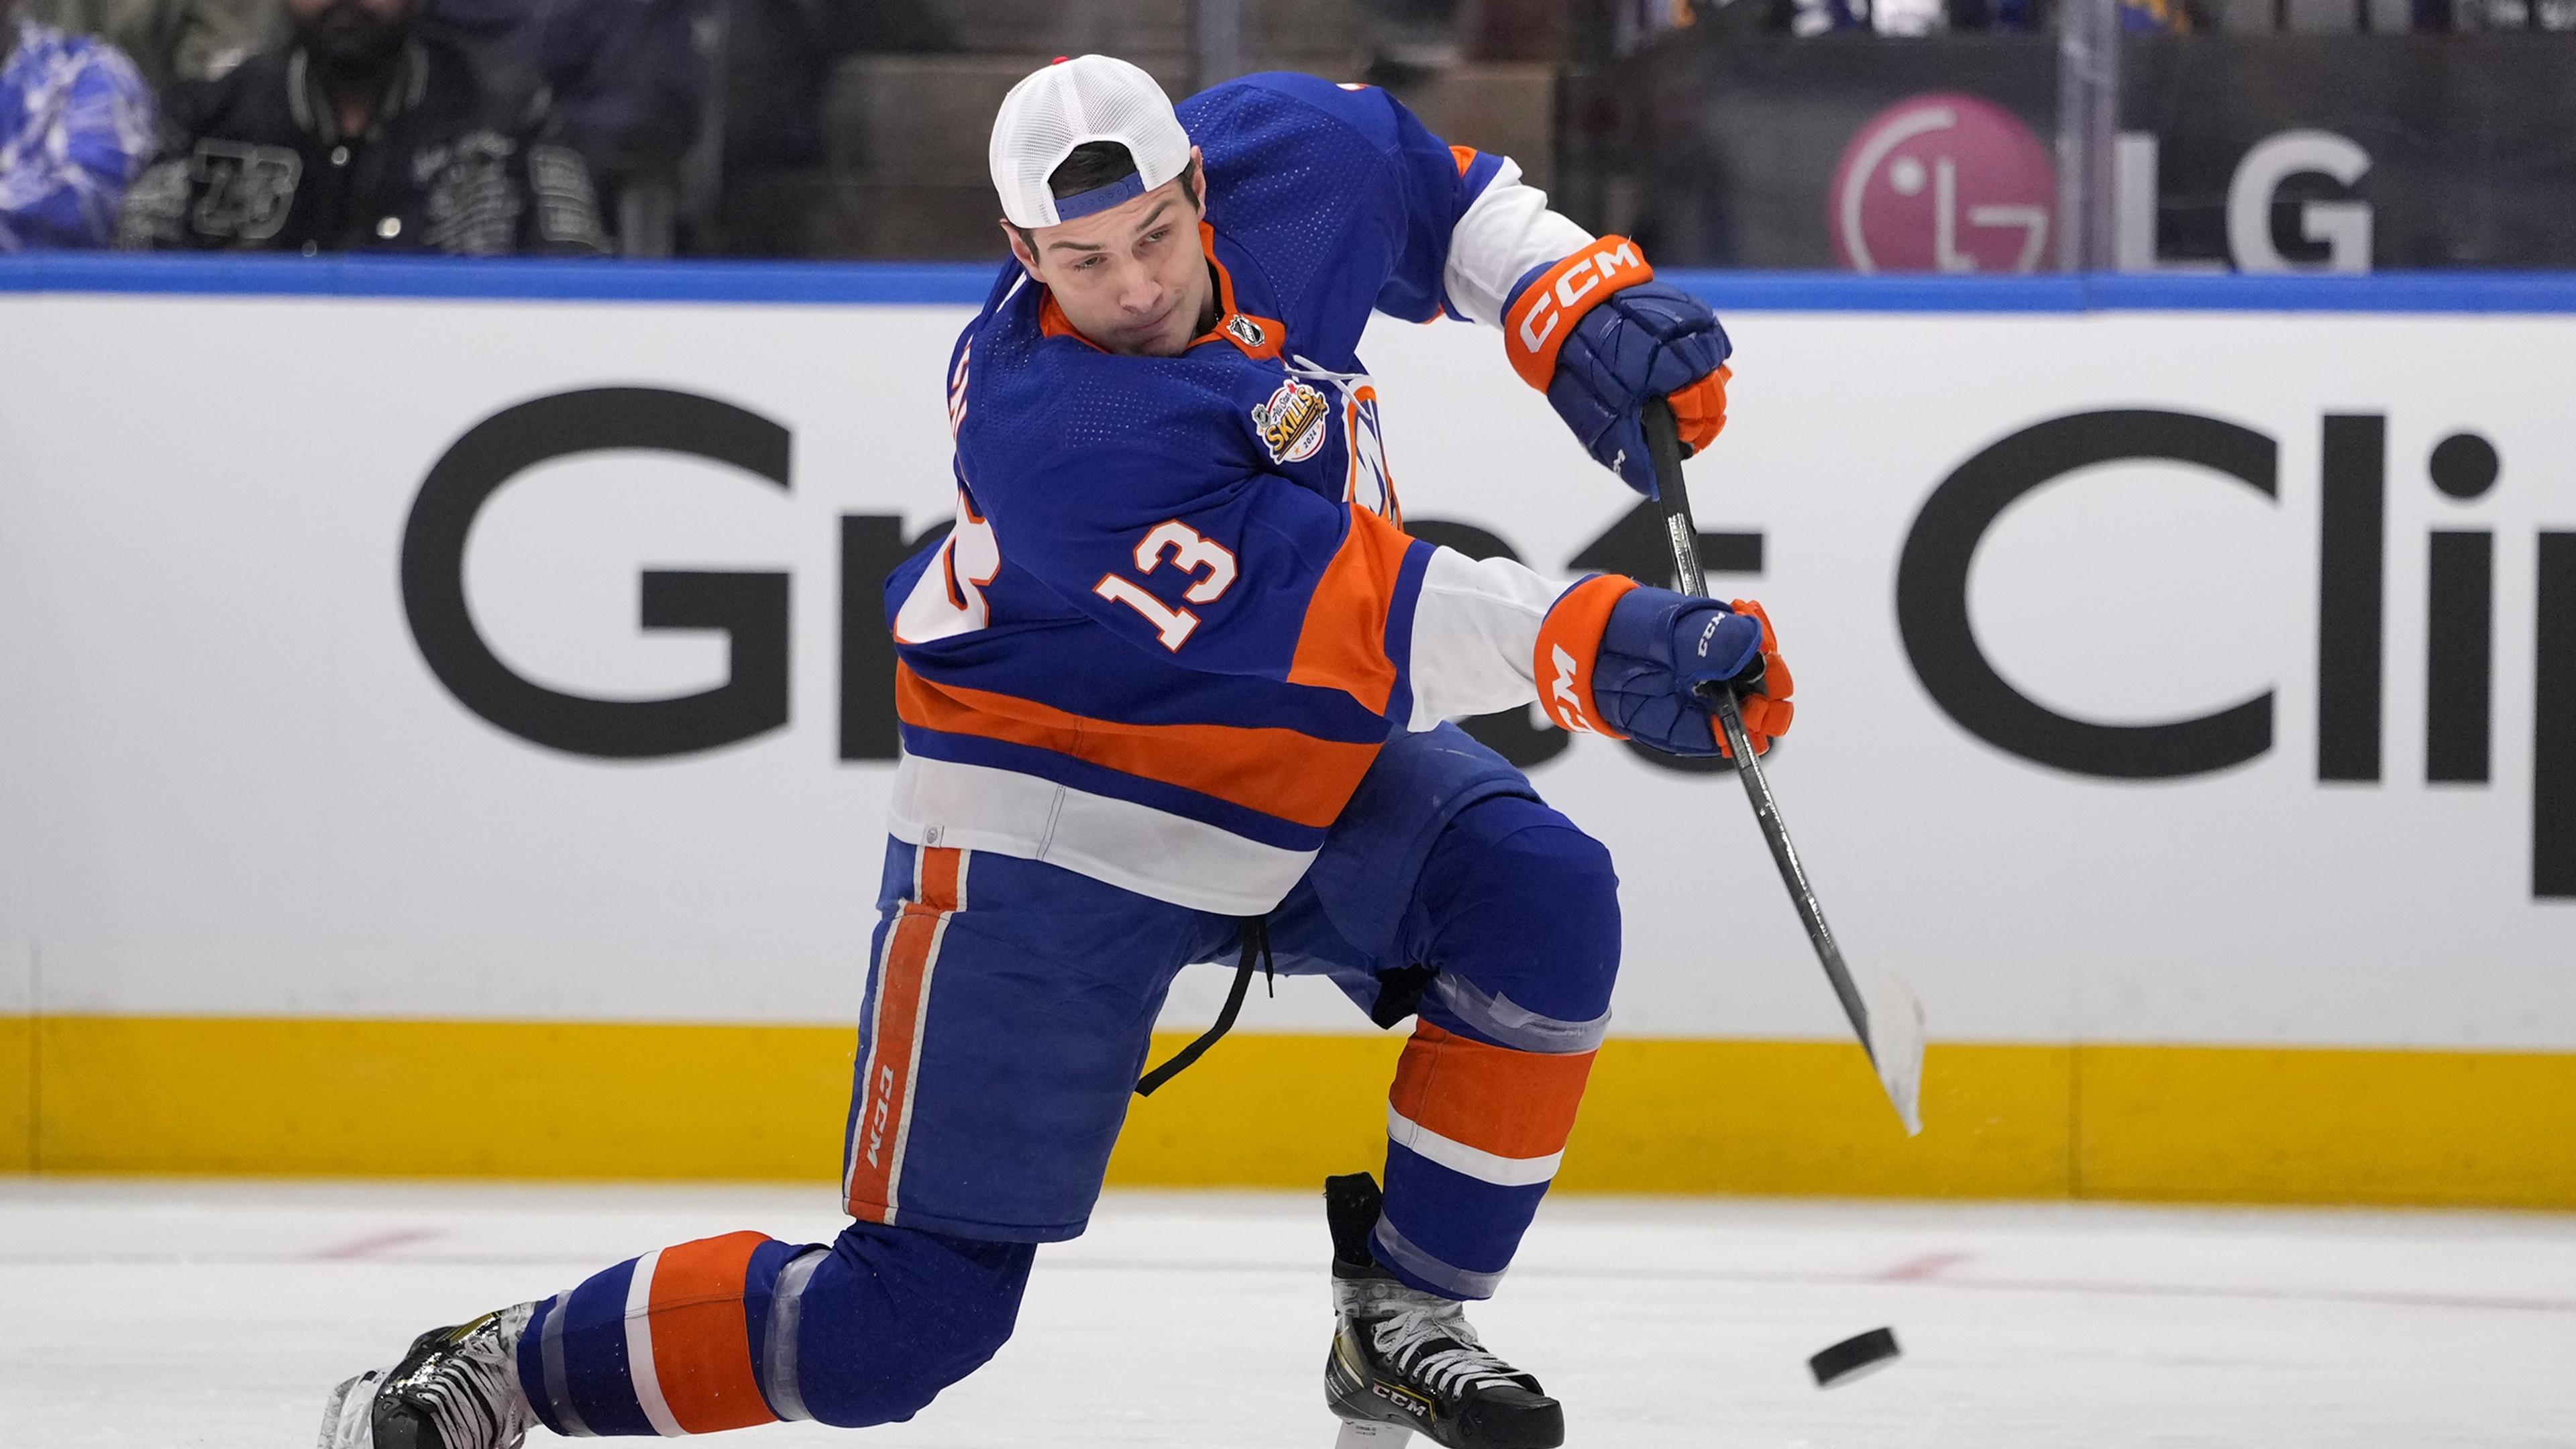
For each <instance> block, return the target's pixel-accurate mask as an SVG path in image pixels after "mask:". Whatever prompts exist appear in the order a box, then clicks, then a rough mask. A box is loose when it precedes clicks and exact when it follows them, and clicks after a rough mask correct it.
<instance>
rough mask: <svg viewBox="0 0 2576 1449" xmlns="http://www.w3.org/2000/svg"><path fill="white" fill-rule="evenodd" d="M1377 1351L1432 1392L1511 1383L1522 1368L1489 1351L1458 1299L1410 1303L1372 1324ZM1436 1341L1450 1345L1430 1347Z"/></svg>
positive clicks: (1449, 1393)
mask: <svg viewBox="0 0 2576 1449" xmlns="http://www.w3.org/2000/svg"><path fill="white" fill-rule="evenodd" d="M1370 1334H1371V1337H1372V1338H1373V1339H1374V1340H1375V1341H1376V1344H1377V1351H1378V1352H1379V1353H1380V1354H1382V1355H1384V1356H1385V1357H1386V1359H1387V1361H1388V1362H1390V1363H1392V1364H1394V1365H1395V1366H1396V1367H1397V1368H1398V1369H1400V1370H1402V1371H1403V1372H1404V1373H1405V1374H1406V1375H1407V1376H1408V1377H1411V1378H1413V1379H1415V1380H1417V1381H1419V1382H1420V1383H1422V1384H1423V1385H1425V1386H1426V1387H1428V1388H1429V1389H1430V1390H1431V1391H1432V1392H1433V1393H1435V1394H1440V1395H1444V1396H1450V1397H1454V1396H1456V1395H1459V1394H1463V1393H1465V1392H1466V1391H1467V1390H1469V1389H1472V1388H1476V1387H1479V1386H1481V1385H1484V1384H1509V1383H1514V1382H1516V1381H1517V1380H1518V1378H1519V1376H1520V1375H1519V1371H1518V1370H1516V1369H1514V1368H1513V1367H1512V1366H1511V1365H1510V1364H1508V1363H1505V1362H1504V1361H1503V1360H1502V1359H1500V1358H1498V1357H1496V1356H1495V1355H1493V1354H1491V1353H1488V1352H1487V1351H1486V1350H1485V1346H1484V1344H1483V1343H1482V1342H1480V1341H1479V1340H1478V1339H1477V1337H1476V1330H1474V1329H1473V1328H1470V1327H1468V1326H1467V1315H1466V1310H1464V1309H1462V1308H1460V1307H1459V1306H1458V1305H1457V1304H1455V1303H1443V1304H1441V1305H1440V1306H1438V1307H1436V1308H1435V1307H1429V1306H1408V1307H1406V1308H1403V1309H1399V1310H1398V1311H1397V1312H1396V1313H1395V1314H1393V1315H1392V1316H1390V1317H1388V1318H1385V1319H1382V1320H1380V1321H1379V1322H1378V1323H1376V1324H1374V1325H1372V1327H1371V1330H1370ZM1435 1343H1445V1344H1447V1345H1448V1347H1445V1348H1432V1347H1431V1345H1433V1344H1435Z"/></svg>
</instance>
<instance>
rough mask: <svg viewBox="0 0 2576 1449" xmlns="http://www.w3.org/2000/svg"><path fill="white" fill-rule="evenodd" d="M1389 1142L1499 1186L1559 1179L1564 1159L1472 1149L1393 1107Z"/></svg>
mask: <svg viewBox="0 0 2576 1449" xmlns="http://www.w3.org/2000/svg"><path fill="white" fill-rule="evenodd" d="M1386 1135H1387V1139H1388V1140H1389V1141H1391V1142H1394V1143H1395V1144H1397V1145H1398V1146H1401V1147H1405V1148H1408V1149H1410V1150H1412V1151H1414V1152H1417V1153H1420V1154H1421V1155H1422V1156H1424V1157H1427V1158H1430V1159H1431V1160H1432V1161H1434V1162H1436V1163H1439V1164H1440V1165H1441V1166H1442V1167H1445V1168H1448V1169H1449V1170H1450V1171H1451V1172H1459V1173H1464V1174H1466V1175H1467V1176H1469V1177H1472V1178H1474V1179H1476V1180H1477V1181H1479V1182H1490V1183H1492V1184H1493V1185H1494V1186H1496V1187H1531V1186H1535V1185H1536V1184H1539V1183H1543V1182H1547V1181H1549V1180H1551V1179H1553V1178H1554V1177H1555V1176H1556V1165H1557V1164H1558V1163H1560V1162H1562V1161H1564V1160H1565V1154H1564V1153H1562V1152H1551V1153H1549V1154H1548V1155H1547V1156H1545V1157H1497V1156H1495V1155H1494V1154H1493V1153H1490V1152H1487V1151H1485V1150H1483V1149H1482V1148H1477V1147H1470V1146H1468V1145H1467V1144H1466V1143H1464V1142H1460V1141H1458V1140H1457V1139H1455V1138H1451V1137H1443V1136H1441V1135H1440V1134H1439V1133H1437V1132H1434V1131H1432V1130H1431V1129H1430V1128H1428V1127H1425V1126H1423V1125H1422V1124H1421V1123H1419V1122H1416V1121H1414V1120H1413V1119H1412V1118H1410V1117H1407V1116H1405V1115H1404V1114H1403V1113H1402V1112H1399V1111H1397V1110H1395V1108H1394V1106H1393V1105H1392V1104H1390V1105H1389V1106H1388V1107H1387V1109H1386Z"/></svg>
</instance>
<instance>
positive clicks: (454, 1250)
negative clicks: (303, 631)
mask: <svg viewBox="0 0 2576 1449" xmlns="http://www.w3.org/2000/svg"><path fill="white" fill-rule="evenodd" d="M837 1226H838V1222H837V1219H836V1218H835V1216H834V1214H833V1212H832V1211H831V1202H830V1193H829V1191H828V1189H825V1190H797V1191H785V1190H772V1189H738V1188H721V1189H694V1188H686V1189H684V1188H671V1187H578V1188H556V1187H548V1188H534V1187H530V1188H497V1189H496V1188H490V1187H448V1186H418V1185H406V1186H380V1185H271V1184H241V1183H228V1182H188V1183H161V1182H137V1181H79V1180H62V1179H32V1180H30V1179H17V1180H14V1181H8V1182H5V1183H0V1445H5V1446H8V1449H86V1446H94V1445H116V1446H127V1445H133V1446H150V1449H169V1446H182V1445H220V1446H242V1449H251V1446H259V1449H272V1446H293V1449H302V1446H304V1445H307V1444H310V1443H311V1442H312V1434H313V1428H314V1424H315V1423H316V1421H317V1420H318V1418H319V1415H320V1412H321V1405H322V1398H323V1394H324V1392H325V1391H326V1390H327V1389H328V1388H329V1386H330V1385H331V1383H332V1382H333V1381H334V1380H335V1379H337V1378H339V1377H342V1376H344V1375H346V1374H348V1373H351V1372H354V1371H356V1370H357V1369H360V1368H364V1367H367V1366H370V1365H376V1364H382V1363H386V1362H389V1361H390V1360H391V1359H392V1357H393V1356H394V1354H395V1353H396V1352H397V1351H398V1350H399V1349H400V1348H401V1347H402V1346H403V1344H405V1343H406V1342H408V1340H409V1339H410V1337H411V1336H412V1335H413V1334H414V1333H416V1332H418V1331H419V1330H420V1329H423V1328H426V1327H429V1326H431V1325H434V1324H441V1323H450V1322H455V1321H457V1320H459V1319H461V1318H464V1317H466V1316H468V1315H471V1314H473V1313H477V1312H480V1311H482V1310H484V1309H487V1308H491V1307H495V1306H498V1305H500V1304H503V1303H507V1302H512V1301H516V1300H519V1299H524V1298H531V1297H536V1296H540V1295H542V1294H545V1293H548V1292H551V1291H553V1290H555V1289H557V1288H560V1287H563V1286H565V1285H567V1284H569V1283H571V1282H573V1281H575V1280H577V1279H578V1278H580V1277H581V1276H583V1275H584V1274H586V1273H588V1272H590V1271H592V1270H594V1269H596V1268H598V1267H602V1266H605V1265H606V1264H608V1263H609V1262H612V1261H614V1260H616V1259H618V1258H621V1257H626V1256H631V1255H633V1254H635V1253H638V1252H641V1251H643V1250H645V1249H648V1248H653V1247H657V1246H661V1245H664V1244H668V1243H674V1242H681V1241H685V1240H687V1239H690V1238H694V1237H701V1236H705V1235H707V1234H710V1233H716V1232H723V1231H730V1230H733V1229H738V1228H745V1227H756V1228H760V1229H762V1230H764V1231H767V1232H770V1233H772V1234H775V1235H778V1236H782V1237H795V1238H803V1239H820V1238H824V1237H828V1236H829V1235H830V1234H831V1233H832V1232H833V1231H834V1230H835V1228H836V1227H837ZM1325 1254H1326V1244H1325V1237H1324V1226H1323V1215H1322V1213H1321V1211H1320V1205H1319V1204H1318V1203H1316V1202H1314V1201H1311V1200H1309V1199H1308V1198H1306V1197H1305V1196H1303V1195H1277V1196H1274V1195H1262V1194H1224V1195H1203V1194H1179V1193H1171V1194H1163V1193H1121V1194H1113V1195H1111V1197H1110V1198H1109V1199H1108V1201H1106V1202H1105V1203H1104V1204H1103V1205H1102V1208H1101V1211H1100V1214H1099V1217H1098V1218H1097V1219H1096V1220H1095V1222H1094V1225H1093V1230H1092V1232H1091V1234H1090V1236H1088V1237H1086V1238H1084V1239H1082V1240H1081V1241H1079V1242H1076V1243H1071V1244H1067V1245H1064V1246H1061V1247H1054V1248H1048V1249H1044V1250H1042V1251H1041V1252H1040V1254H1039V1259H1038V1274H1037V1278H1036V1280H1035V1282H1034V1283H1033V1284H1032V1285H1031V1288H1030V1291H1029V1297H1028V1303H1027V1307H1026V1310H1025V1311H1024V1313H1023V1315H1022V1318H1021V1324H1020V1332H1019V1336H1018V1338H1017V1339H1016V1340H1014V1341H1013V1342H1012V1343H1011V1344H1010V1345H1009V1346H1008V1347H1007V1348H1005V1349H1004V1350H1003V1351H1002V1354H1001V1356H1000V1357H999V1358H998V1359H996V1360H995V1361H994V1362H993V1364H992V1365H991V1366H989V1367H988V1368H987V1369H985V1370H984V1372H982V1373H981V1374H978V1375H977V1376H975V1377H974V1378H972V1379H970V1380H968V1381H967V1382H966V1383H964V1384H961V1385H959V1386H957V1387H955V1388H953V1389H951V1390H949V1391H948V1392H947V1393H946V1394H945V1395H943V1396H942V1397H941V1398H940V1400H939V1402H938V1403H936V1404H934V1405H932V1406H931V1408H930V1409H929V1410H928V1411H927V1412H926V1413H924V1414H923V1415H922V1416H921V1417H920V1418H919V1419H917V1420H916V1421H914V1422H913V1423H911V1424H908V1425H899V1426H893V1427H889V1428H884V1429H877V1430H869V1431H864V1432H863V1433H858V1434H853V1433H851V1432H848V1431H841V1430H832V1429H824V1428H820V1427H817V1426H814V1425H805V1424H800V1425H778V1426H772V1427H769V1428H765V1429H755V1430H749V1431H746V1432H744V1433H743V1434H741V1435H739V1436H737V1438H738V1442H740V1443H741V1444H742V1445H744V1446H745V1449H762V1446H768V1449H789V1446H796V1445H809V1446H810V1445H824V1444H839V1443H866V1444H871V1445H881V1446H886V1449H988V1446H1001V1445H1012V1446H1018V1445H1050V1446H1052V1445H1070V1446H1083V1445H1101V1446H1107V1445H1116V1446H1175V1449H1178V1446H1190V1449H1205V1446H1294V1449H1326V1446H1328V1445H1330V1444H1331V1443H1332V1442H1333V1438H1334V1430H1335V1426H1334V1424H1333V1423H1332V1421H1331V1420H1330V1418H1329V1417H1328V1416H1327V1415H1326V1414H1325V1412H1324V1410H1323V1408H1322V1403H1321V1369H1322V1363H1323V1356H1324V1343H1325V1332H1326V1323H1327V1321H1328V1320H1327V1309H1326V1306H1325V1304H1326V1298H1325V1282H1324V1259H1325ZM1473 1316H1474V1318H1475V1321H1476V1323H1477V1324H1478V1325H1479V1327H1481V1328H1482V1329H1483V1330H1484V1332H1485V1334H1486V1337H1487V1338H1488V1339H1489V1340H1490V1341H1491V1342H1492V1343H1493V1344H1494V1345H1495V1346H1496V1347H1497V1348H1498V1349H1499V1350H1501V1351H1502V1352H1503V1353H1505V1354H1506V1355H1507V1356H1509V1357H1511V1358H1512V1359H1514V1360H1515V1361H1517V1362H1519V1363H1520V1364H1522V1365H1524V1366H1526V1367H1528V1368H1530V1369H1531V1370H1533V1371H1535V1372H1536V1373H1538V1374H1539V1375H1540V1376H1541V1377H1542V1378H1543V1379H1544V1380H1545V1381H1546V1383H1547V1385H1548V1387H1549V1388H1550V1389H1551V1391H1553V1392H1555V1393H1556V1394H1558V1395H1559V1396H1561V1397H1562V1398H1563V1399H1564V1400H1565V1401H1566V1403H1567V1406H1568V1407H1567V1416H1566V1417H1567V1423H1568V1426H1569V1441H1568V1442H1569V1443H1570V1444H1571V1445H1573V1446H1576V1449H1584V1446H1602V1449H1611V1446H1617V1449H1632V1446H1652V1445H1674V1446H1680V1445H1691V1446H1722V1449H1734V1446H1746V1449H1792V1446H1818V1449H1825V1446H1832V1449H1843V1446H1849V1449H1864V1446H1865V1449H1941V1446H1956V1449H2034V1446H2067V1449H2150V1446H2152V1449H2219V1446H2243V1449H2293V1446H2310V1445H2373V1446H2379V1445H2385V1446H2391V1449H2426V1446H2439V1445H2476V1446H2482V1449H2484V1446H2530V1449H2538V1446H2543V1445H2548V1446H2553V1449H2564V1446H2568V1445H2571V1444H2576V1218H2569V1217H2558V1216H2543V1215H2528V1216H2518V1215H2504V1214H2459V1213H2438V1214H2437V1213H2421V1214H2411V1213H2384V1212H2308V1211H2302V1212H2286V1211H2283V1212H2274V1211H2244V1212H2218V1211H2193V1210H2166V1209H2146V1208H2128V1207H2109V1206H2081V1207H2074V1206H1983V1205H1980V1206H1956V1205H1926V1204H1901V1205H1858V1204H1850V1203H1812V1202H1796V1201H1779V1200H1762V1201H1677V1200H1634V1199H1632V1200H1618V1199H1603V1198H1588V1199H1586V1198H1567V1199H1561V1200H1559V1201H1557V1202H1555V1203H1551V1204H1550V1205H1549V1206H1548V1208H1547V1209H1546V1210H1545V1211H1544V1212H1543V1213H1542V1214H1541V1217H1540V1220H1539V1225H1538V1227H1537V1228H1536V1229H1535V1230H1534V1231H1533V1232H1532V1234H1531V1236H1530V1239H1529V1243H1528V1246H1527V1248H1526V1249H1525V1251H1524V1252H1523V1254H1522V1257H1521V1262H1520V1264H1519V1266H1518V1267H1517V1268H1516V1269H1515V1270H1514V1272H1513V1274H1512V1277H1511V1280H1510V1282H1509V1283H1507V1284H1506V1286H1505V1288H1504V1292H1503V1295H1502V1296H1501V1297H1500V1298H1498V1299H1497V1300H1495V1301H1494V1302H1493V1303H1490V1304H1487V1305H1483V1306H1482V1307H1480V1308H1478V1309H1476V1310H1475V1311H1474V1315H1473ZM1880 1324H1888V1325H1892V1326H1893V1327H1894V1328H1895V1329H1896V1333H1897V1337H1898V1338H1899V1340H1900V1341H1902V1343H1903V1344H1904V1348H1905V1357H1904V1358H1903V1360H1902V1361H1900V1362H1899V1363H1898V1364H1897V1365H1896V1366H1895V1367H1893V1368H1891V1369H1890V1370H1888V1371H1887V1372H1885V1373H1882V1374H1879V1375H1877V1376H1875V1377H1872V1378H1870V1379H1868V1380H1866V1381H1864V1382H1861V1383H1857V1384H1854V1385H1851V1386H1849V1387H1847V1388H1841V1389H1836V1390H1833V1391H1830V1392H1825V1391H1819V1390H1818V1389H1816V1388H1815V1387H1814V1386H1813V1384H1812V1382H1811V1381H1810V1380H1809V1379H1808V1377H1807V1371H1806V1365H1805V1360H1806V1357H1807V1355H1809V1354H1811V1353H1813V1352H1815V1351H1816V1350H1817V1349H1819V1348H1822V1347H1824V1346H1825V1345H1827V1344H1829V1343H1833V1342H1835V1341H1837V1340H1840V1339H1842V1338H1846V1337H1848V1336H1850V1335H1851V1334H1854V1333H1857V1332H1860V1331H1861V1330H1863V1329H1867V1328H1872V1327H1875V1326H1878V1325H1880ZM538 1437H539V1438H540V1439H543V1438H544V1436H543V1435H542V1434H541V1435H540V1436H538ZM532 1442H536V1441H534V1440H532ZM545 1442H553V1441H552V1440H545Z"/></svg>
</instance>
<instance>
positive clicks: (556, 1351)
mask: <svg viewBox="0 0 2576 1449" xmlns="http://www.w3.org/2000/svg"><path fill="white" fill-rule="evenodd" d="M571 1312H572V1290H571V1289H569V1288H567V1289H565V1290H564V1291H562V1292H561V1293H558V1294H556V1295H555V1300H554V1306H553V1307H552V1308H550V1309H548V1310H547V1311H546V1327H545V1332H544V1334H543V1335H542V1336H541V1337H540V1338H539V1340H538V1343H537V1357H538V1358H539V1359H540V1360H542V1361H543V1362H544V1364H545V1369H546V1382H545V1387H544V1393H545V1396H546V1407H547V1408H550V1409H552V1410H554V1411H555V1419H556V1420H557V1421H558V1422H560V1423H561V1424H562V1425H563V1429H564V1433H566V1434H568V1435H570V1436H571V1437H573V1438H576V1439H589V1438H593V1437H595V1436H594V1435H593V1434H592V1433H591V1432H590V1425H588V1424H586V1423H584V1422H582V1417H581V1410H580V1409H578V1408H576V1407H574V1405H573V1401H572V1390H571V1388H570V1387H568V1381H567V1380H566V1378H565V1377H564V1346H563V1334H564V1318H565V1316H566V1315H568V1314H570V1313H571Z"/></svg>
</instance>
